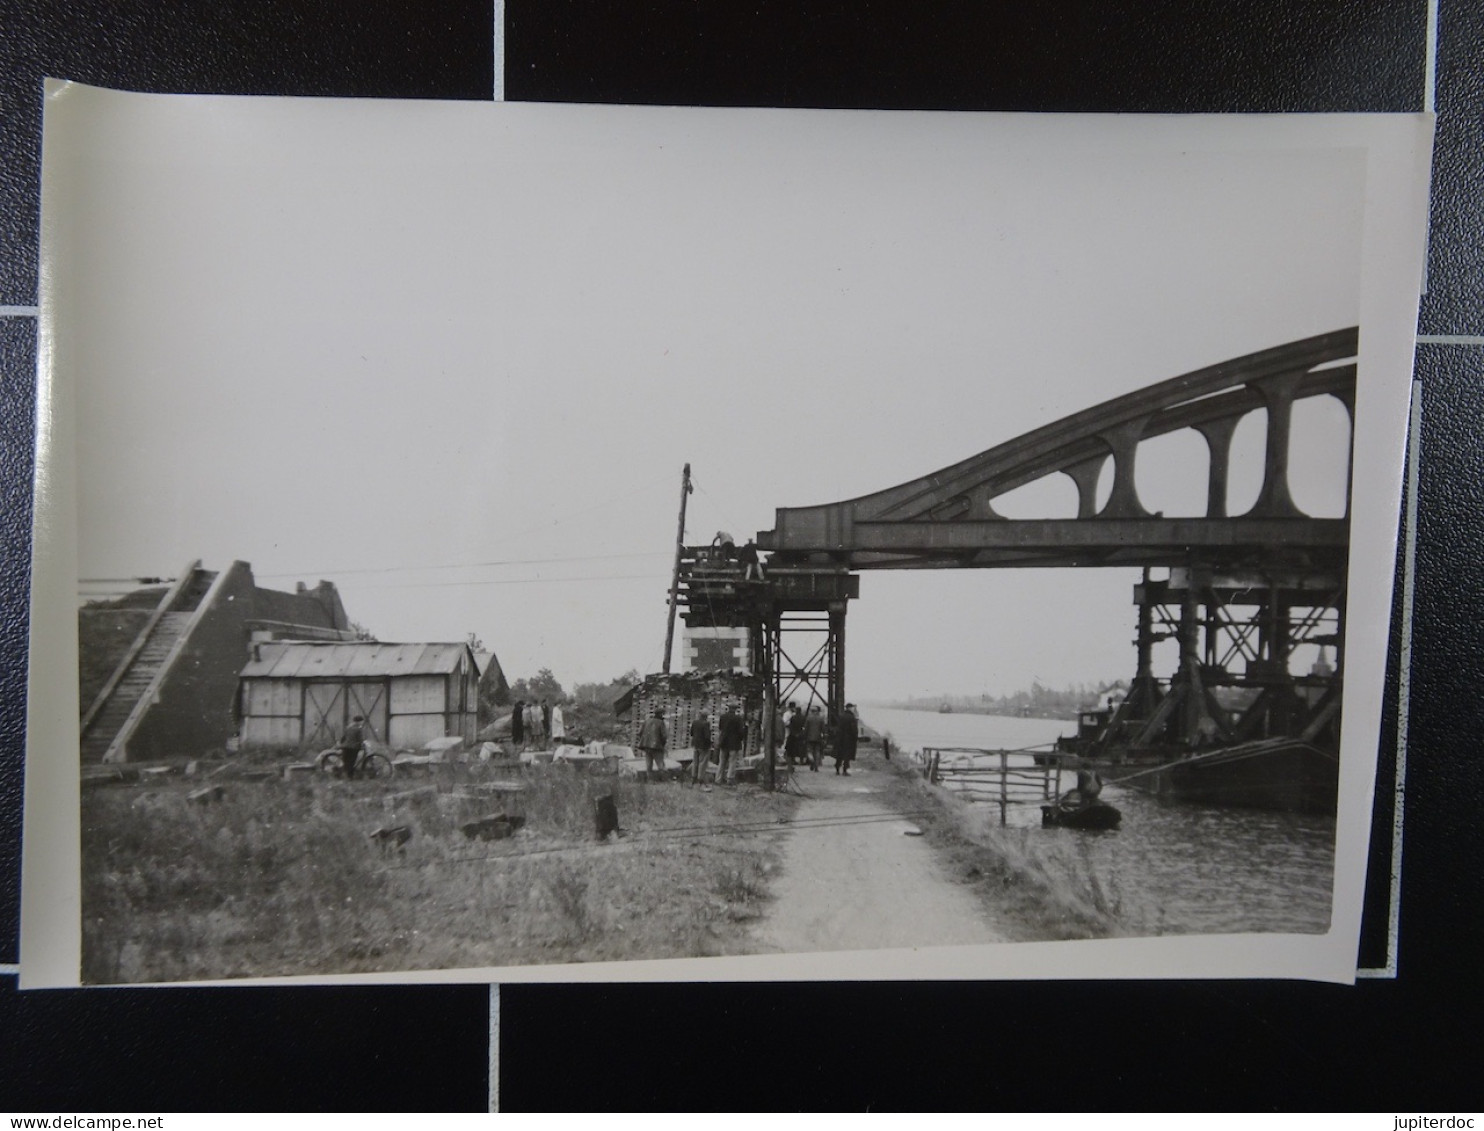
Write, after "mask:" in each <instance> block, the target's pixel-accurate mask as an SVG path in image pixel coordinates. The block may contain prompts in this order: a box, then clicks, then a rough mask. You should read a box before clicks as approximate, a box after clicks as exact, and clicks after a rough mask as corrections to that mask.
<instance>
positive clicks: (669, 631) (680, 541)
mask: <svg viewBox="0 0 1484 1131" xmlns="http://www.w3.org/2000/svg"><path fill="white" fill-rule="evenodd" d="M690 493H691V485H690V464H686V465H685V470H684V471H682V472H681V473H680V525H679V526H677V527H676V529H675V568H674V569H672V570H671V571H670V615H669V618H668V619H667V620H666V622H665V664H664V667H662V668H661V669H660V670H661V671H662V672H664V673H665V674H666V675H669V674H670V649H671V648H672V647H673V646H674V644H675V607H676V605H677V604H679V601H680V554H681V552H682V551H683V550H684V549H685V501H686V498H687V497H688V496H689V495H690Z"/></svg>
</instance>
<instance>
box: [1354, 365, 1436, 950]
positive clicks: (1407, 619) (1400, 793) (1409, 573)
mask: <svg viewBox="0 0 1484 1131" xmlns="http://www.w3.org/2000/svg"><path fill="white" fill-rule="evenodd" d="M1421 443H1422V382H1420V381H1417V382H1414V383H1413V385H1412V411H1411V413H1410V420H1409V422H1408V426H1407V472H1406V474H1407V508H1406V514H1405V517H1404V520H1403V527H1402V538H1403V541H1402V611H1401V616H1402V639H1401V650H1400V651H1401V655H1400V656H1399V658H1398V662H1397V668H1398V670H1397V694H1396V706H1397V719H1396V777H1395V781H1394V783H1393V785H1392V791H1393V792H1392V796H1393V799H1394V800H1393V805H1392V814H1391V884H1390V888H1389V892H1388V899H1387V905H1388V906H1387V916H1386V965H1385V966H1383V967H1380V968H1361V969H1359V970H1356V972H1355V974H1356V977H1359V978H1395V977H1396V976H1397V950H1398V944H1399V942H1400V937H1401V902H1402V826H1403V823H1404V819H1405V816H1406V795H1407V722H1408V717H1409V715H1410V706H1411V696H1412V602H1413V598H1414V596H1415V593H1416V581H1415V570H1416V566H1417V477H1418V471H1417V468H1418V463H1419V459H1420V456H1419V449H1420V447H1421Z"/></svg>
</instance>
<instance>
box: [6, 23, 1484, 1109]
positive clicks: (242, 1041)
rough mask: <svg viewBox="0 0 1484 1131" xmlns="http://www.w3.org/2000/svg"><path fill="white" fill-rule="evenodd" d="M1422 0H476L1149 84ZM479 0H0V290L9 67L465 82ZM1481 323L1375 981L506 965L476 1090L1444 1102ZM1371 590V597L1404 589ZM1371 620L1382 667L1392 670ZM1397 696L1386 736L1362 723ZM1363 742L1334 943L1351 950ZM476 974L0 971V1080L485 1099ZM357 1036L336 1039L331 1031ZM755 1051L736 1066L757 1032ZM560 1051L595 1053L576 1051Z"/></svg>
mask: <svg viewBox="0 0 1484 1131" xmlns="http://www.w3.org/2000/svg"><path fill="white" fill-rule="evenodd" d="M1427 23H1428V13H1427V4H1426V0H1408V2H1402V0H1395V2H1393V0H1330V2H1317V0H1315V2H1303V0H1249V2H1243V3H1229V4H1222V5H1218V4H1215V3H1196V4H1191V3H1189V0H1142V2H1138V0H1127V2H1124V3H1116V4H1115V3H1097V2H1095V0H1082V2H1076V0H1046V2H1044V3H1041V4H1036V5H1015V6H1011V5H993V4H985V3H983V2H982V0H978V2H973V3H971V2H969V0H944V2H941V3H937V4H933V5H928V4H924V3H922V2H921V0H879V2H876V3H872V4H869V5H865V4H860V3H852V2H847V0H836V2H835V3H825V2H821V0H794V2H785V0H756V2H754V3H752V4H747V5H740V4H738V5H728V4H725V3H721V2H720V0H717V2H716V3H707V4H702V3H699V2H697V0H652V2H650V3H646V4H643V5H618V4H613V3H611V2H603V0H543V2H540V3H538V2H536V0H510V2H509V3H508V4H507V7H506V22H505V28H506V53H505V72H504V73H505V89H506V94H507V97H509V98H511V99H522V100H546V101H580V102H644V103H675V104H704V105H768V106H827V107H834V106H865V107H883V108H947V109H964V110H969V109H996V110H1043V111H1046V110H1058V111H1066V110H1092V111H1155V112H1182V113H1194V112H1237V111H1256V112H1280V111H1320V110H1322V111H1414V110H1418V109H1421V108H1423V105H1424V98H1425V90H1426V32H1427ZM1438 28H1439V37H1438V44H1439V51H1438V61H1437V68H1436V99H1437V107H1438V110H1439V131H1438V145H1437V159H1436V171H1435V186H1434V206H1433V231H1432V242H1431V246H1430V252H1429V291H1428V294H1427V296H1426V298H1425V299H1424V302H1423V308H1422V319H1421V324H1420V332H1421V333H1423V334H1425V335H1484V316H1481V313H1480V302H1479V292H1480V288H1481V268H1480V259H1481V255H1480V250H1479V242H1478V233H1479V230H1480V227H1481V224H1480V214H1479V209H1480V207H1481V205H1480V203H1479V193H1478V191H1477V186H1478V184H1480V183H1481V167H1480V141H1481V137H1480V133H1481V124H1480V123H1481V121H1484V117H1481V113H1480V110H1481V107H1480V100H1481V95H1484V48H1481V46H1480V44H1481V42H1484V15H1481V13H1480V11H1479V10H1478V7H1477V5H1475V4H1471V3H1464V2H1462V0H1441V11H1440V13H1439V20H1438ZM493 42H494V35H493V16H492V12H491V9H490V4H489V3H488V0H467V2H465V0H421V2H420V3H417V4H409V3H402V2H399V0H326V2H323V3H320V4H316V5H310V4H307V3H294V2H291V0H258V2H255V3H250V2H248V0H215V2H207V0H197V2H189V0H75V2H72V3H63V2H62V0H55V2H52V3H44V4H30V5H28V4H25V3H16V2H15V0H0V305H5V304H10V305H21V306H27V305H30V304H32V303H34V302H35V292H36V262H35V245H36V190H37V184H36V178H37V170H38V153H37V144H38V131H39V126H40V80H41V77H42V76H43V75H48V74H50V75H56V76H60V77H66V78H72V79H77V80H80V81H85V82H89V83H95V84H98V85H105V86H117V87H123V88H129V89H138V90H157V91H192V92H215V93H235V94H270V93H271V94H295V95H333V96H357V97H399V98H453V99H484V98H488V97H490V94H491V90H492V85H493V73H494V68H493V63H494V56H493ZM34 350H35V343H34V328H33V325H32V321H31V320H30V319H29V318H8V319H4V320H0V413H3V416H0V493H3V500H4V511H3V515H0V537H3V547H4V557H3V565H4V571H3V575H0V962H12V961H14V960H15V952H16V944H15V939H16V926H17V925H16V915H17V910H16V909H17V907H18V892H17V886H18V879H19V853H20V811H21V802H20V786H21V761H22V746H23V724H24V658H25V635H26V632H25V617H26V591H27V582H28V565H27V562H28V547H29V529H30V477H31V458H32V444H31V412H32V407H33V404H34V397H33V383H34ZM1481 370H1484V339H1481V344H1479V345H1472V344H1471V345H1464V346H1455V345H1438V344H1423V345H1422V346H1420V347H1419V357H1418V373H1417V376H1418V380H1419V381H1420V382H1421V384H1422V389H1423V392H1424V396H1425V404H1426V411H1425V415H1424V421H1423V432H1422V443H1421V447H1420V453H1421V487H1420V492H1419V500H1418V503H1419V516H1420V517H1419V530H1420V541H1419V546H1418V556H1417V570H1416V604H1415V619H1414V623H1413V666H1412V669H1411V686H1412V712H1411V718H1410V754H1409V773H1408V795H1407V796H1408V811H1407V837H1406V844H1405V866H1404V869H1403V878H1404V886H1403V903H1402V935H1401V947H1400V952H1399V955H1398V958H1399V962H1400V976H1399V977H1398V978H1397V979H1396V980H1395V981H1390V980H1387V981H1365V982H1362V983H1361V984H1359V985H1358V986H1357V987H1355V988H1345V987H1331V986H1314V985H1305V984H1289V983H1139V984H1122V985H1119V984H1099V985H1088V984H1076V983H1065V984H1025V983H1021V984H995V983H984V984H970V985H963V984H945V985H921V984H886V985H869V986H860V985H829V984H816V985H782V986H660V987H652V986H635V987H587V988H582V987H561V988H558V987H514V986H512V987H506V988H505V989H504V990H503V992H502V1014H503V1030H502V1031H503V1041H502V1048H501V1058H502V1071H501V1096H502V1105H503V1106H504V1107H505V1108H506V1109H507V1110H509V1109H516V1108H532V1107H573V1106H583V1107H589V1108H597V1109H603V1108H609V1109H613V1108H629V1107H658V1108H678V1107H689V1108H707V1107H721V1106H729V1107H737V1106H741V1107H769V1108H835V1109H841V1108H843V1109H856V1108H875V1109H878V1110H879V1109H882V1108H892V1107H903V1106H908V1105H911V1106H918V1107H923V1106H926V1107H932V1108H947V1107H957V1106H965V1105H968V1106H974V1107H987V1108H1001V1109H1017V1108H1024V1109H1032V1110H1034V1109H1043V1108H1059V1109H1083V1110H1108V1109H1141V1108H1151V1109H1170V1108H1174V1107H1185V1108H1188V1109H1191V1110H1198V1109H1202V1108H1233V1109H1254V1108H1261V1107H1276V1108H1295V1109H1298V1108H1324V1107H1329V1108H1335V1109H1341V1110H1343V1109H1349V1110H1357V1109H1372V1110H1386V1109H1388V1108H1392V1109H1395V1108H1404V1107H1409V1108H1420V1107H1424V1106H1425V1107H1427V1108H1429V1109H1431V1110H1442V1109H1447V1108H1450V1107H1458V1106H1461V1105H1466V1104H1470V1103H1474V1102H1475V1101H1476V1099H1477V1092H1476V1091H1472V1090H1471V1089H1472V1088H1473V1080H1474V1075H1475V1067H1474V1064H1473V1059H1474V1058H1473V1050H1475V1049H1476V1048H1477V1044H1478V1040H1477V1037H1475V1036H1474V1017H1473V1014H1474V1012H1475V1011H1474V1010H1473V1009H1472V1008H1471V1003H1473V1002H1477V1000H1478V999H1479V988H1480V978H1479V975H1478V973H1477V970H1476V966H1477V962H1476V959H1475V955H1476V954H1477V951H1478V942H1477V940H1478V938H1479V937H1480V932H1479V927H1480V913H1479V906H1480V896H1481V891H1480V881H1479V877H1480V874H1481V871H1484V869H1481V868H1480V866H1479V865H1480V852H1479V848H1478V839H1479V838H1478V836H1477V832H1476V824H1477V818H1476V814H1477V813H1478V812H1479V810H1480V803H1481V800H1484V799H1481V796H1480V794H1481V788H1480V785H1481V774H1480V768H1479V746H1480V742H1479V739H1478V737H1477V736H1478V735H1479V733H1480V730H1481V726H1484V717H1481V716H1484V705H1481V697H1480V695H1479V694H1478V688H1479V687H1480V684H1481V680H1480V675H1481V667H1484V665H1481V657H1484V646H1481V645H1484V639H1481V638H1484V629H1481V625H1484V607H1481V605H1484V601H1481V580H1484V577H1481V574H1484V567H1481V566H1480V565H1479V564H1478V563H1479V562H1480V561H1484V553H1481V552H1480V551H1481V546H1480V539H1481V532H1484V523H1481V520H1480V516H1479V501H1480V499H1481V496H1484V447H1481V445H1480V443H1479V436H1480V433H1481V429H1484V407H1481V401H1480V399H1479V398H1478V397H1477V396H1476V395H1475V389H1476V388H1477V387H1478V384H1479V382H1480V380H1481V378H1484V373H1481ZM1396 607H1397V609H1398V610H1400V587H1399V588H1398V600H1397V606H1396ZM1402 633H1403V626H1402V625H1401V622H1400V619H1399V617H1397V618H1395V623H1394V624H1393V631H1392V645H1393V647H1392V655H1391V658H1390V664H1389V679H1390V681H1391V684H1392V686H1393V687H1395V685H1396V681H1397V679H1398V675H1399V670H1400V668H1399V652H1400V643H1401V640H1402ZM1395 726H1396V712H1395V710H1394V708H1393V709H1391V710H1389V711H1388V713H1387V716H1386V718H1385V719H1384V720H1383V730H1384V732H1385V733H1386V734H1387V735H1392V734H1394V730H1395ZM1392 755H1393V748H1392V745H1391V743H1390V742H1389V741H1383V743H1382V767H1381V774H1380V777H1379V783H1378V802H1379V804H1378V810H1377V818H1376V831H1377V834H1378V835H1377V837H1376V838H1375V839H1376V842H1377V843H1376V851H1375V853H1374V855H1373V859H1372V862H1371V863H1372V875H1371V884H1370V885H1369V890H1368V899H1367V922H1366V927H1365V931H1364V938H1363V941H1362V948H1361V954H1360V956H1359V957H1360V962H1361V964H1362V965H1379V964H1381V962H1382V961H1383V960H1384V955H1385V931H1384V927H1385V908H1386V900H1385V896H1386V885H1387V882H1388V877H1389V871H1390V852H1389V844H1390V836H1389V833H1390V823H1391V810H1390V792H1389V790H1390V785H1389V783H1390V780H1391V765H1392V762H1391V759H1392ZM486 1024H487V995H486V991H485V990H484V989H483V988H480V987H451V988H438V989H432V988H427V989H410V988H386V989H369V988H367V989H361V988H357V989H347V990H330V989H299V990H204V989H202V990H181V991H157V990H146V991H89V992H86V993H83V992H43V993H32V994H24V995H22V994H18V993H16V992H15V991H14V982H13V980H12V979H9V978H0V1107H6V1108H11V1109H54V1108H59V1107H67V1108H71V1109H72V1110H84V1109H89V1108H91V1109H95V1110H97V1109H111V1110H124V1109H130V1108H132V1109H137V1110H139V1111H141V1112H143V1111H149V1110H151V1109H153V1110H161V1109H173V1110H192V1109H196V1110H223V1109H228V1108H249V1109H257V1110H272V1109H278V1108H283V1109H300V1110H311V1109H315V1108H325V1109H330V1110H355V1109H361V1108H366V1109H369V1108H380V1109H387V1110H396V1109H424V1110H440V1109H463V1110H469V1109H476V1110H477V1109H481V1108H482V1107H483V1106H484V1104H485V1099H486V1065H487V1063H488V1062H487V1047H486V1039H485V1033H486ZM357 1048H360V1049H365V1050H367V1053H366V1055H364V1056H353V1055H350V1050H353V1049H357ZM778 1049H781V1050H784V1051H785V1053H786V1055H785V1056H784V1058H783V1060H782V1062H781V1063H777V1064H776V1066H773V1067H767V1068H764V1063H765V1059H766V1061H767V1062H768V1063H770V1064H772V1063H773V1062H774V1060H775V1058H772V1057H769V1058H764V1057H763V1056H762V1055H760V1054H761V1053H762V1052H763V1051H764V1050H778ZM587 1050H592V1051H587Z"/></svg>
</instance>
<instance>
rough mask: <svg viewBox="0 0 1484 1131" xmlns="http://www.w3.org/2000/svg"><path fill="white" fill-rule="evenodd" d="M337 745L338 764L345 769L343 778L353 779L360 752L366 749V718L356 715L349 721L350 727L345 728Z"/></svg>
mask: <svg viewBox="0 0 1484 1131" xmlns="http://www.w3.org/2000/svg"><path fill="white" fill-rule="evenodd" d="M338 745H339V748H340V762H341V765H343V766H344V767H345V776H346V778H354V777H355V776H356V766H357V765H358V764H359V763H360V760H361V752H362V751H364V750H365V749H366V716H364V715H357V716H356V717H355V718H353V719H351V721H350V726H348V727H346V728H345V733H344V734H342V735H341V736H340V742H339V743H338Z"/></svg>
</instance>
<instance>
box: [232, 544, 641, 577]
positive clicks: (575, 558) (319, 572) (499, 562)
mask: <svg viewBox="0 0 1484 1131" xmlns="http://www.w3.org/2000/svg"><path fill="white" fill-rule="evenodd" d="M667 555H668V551H665V550H643V551H637V552H635V553H631V554H574V555H572V556H569V557H561V558H495V559H491V560H489V561H483V562H454V563H450V564H444V565H422V566H409V565H402V566H357V567H354V568H352V569H300V570H284V571H281V572H275V573H256V571H254V572H255V575H256V576H258V577H265V578H266V577H273V578H277V577H311V576H329V577H334V576H345V575H349V574H365V573H430V572H433V571H435V570H449V569H484V568H487V567H495V566H515V565H559V564H562V563H564V562H601V561H614V560H617V559H619V558H663V557H666V556H667Z"/></svg>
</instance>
